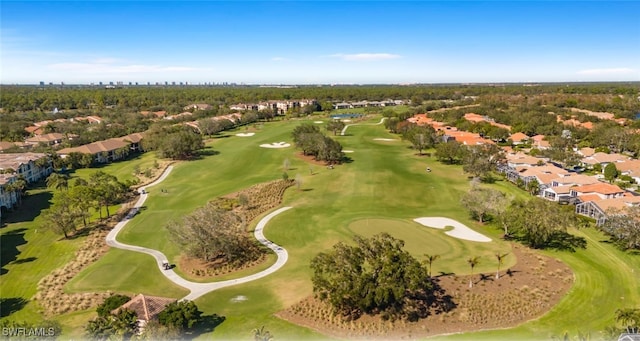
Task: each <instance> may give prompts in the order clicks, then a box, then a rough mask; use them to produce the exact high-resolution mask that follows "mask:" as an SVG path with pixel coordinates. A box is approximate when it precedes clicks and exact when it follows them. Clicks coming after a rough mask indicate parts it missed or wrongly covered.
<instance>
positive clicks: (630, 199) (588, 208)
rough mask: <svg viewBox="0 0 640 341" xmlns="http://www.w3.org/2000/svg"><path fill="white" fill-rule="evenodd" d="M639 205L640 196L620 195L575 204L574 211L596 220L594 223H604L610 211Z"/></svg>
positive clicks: (618, 210)
mask: <svg viewBox="0 0 640 341" xmlns="http://www.w3.org/2000/svg"><path fill="white" fill-rule="evenodd" d="M638 205H640V196H627V195H625V196H622V197H617V198H610V199H599V198H598V199H593V200H588V201H586V200H585V201H583V202H581V203H579V204H577V205H576V213H577V214H581V215H584V216H587V217H591V218H593V219H595V220H596V225H598V226H600V225H602V224H604V223H605V221H606V220H607V216H608V215H609V214H610V213H611V212H612V211H617V212H620V211H623V210H624V209H625V208H628V207H632V206H638Z"/></svg>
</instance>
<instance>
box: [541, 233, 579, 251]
mask: <svg viewBox="0 0 640 341" xmlns="http://www.w3.org/2000/svg"><path fill="white" fill-rule="evenodd" d="M548 247H549V248H551V249H556V250H559V251H570V252H575V251H576V249H586V248H587V240H586V239H584V238H582V237H578V236H574V235H572V234H570V233H567V232H563V231H559V232H556V233H554V234H553V237H552V238H551V241H550V242H549V245H548Z"/></svg>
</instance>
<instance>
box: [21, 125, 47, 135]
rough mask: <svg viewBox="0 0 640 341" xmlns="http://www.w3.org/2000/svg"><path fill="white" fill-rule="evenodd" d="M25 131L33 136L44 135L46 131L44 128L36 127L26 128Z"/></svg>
mask: <svg viewBox="0 0 640 341" xmlns="http://www.w3.org/2000/svg"><path fill="white" fill-rule="evenodd" d="M24 130H25V131H26V132H27V133H29V134H31V135H41V134H43V133H44V129H42V127H39V126H35V125H33V126H28V127H26V128H24Z"/></svg>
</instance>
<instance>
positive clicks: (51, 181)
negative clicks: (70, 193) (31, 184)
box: [47, 173, 69, 190]
mask: <svg viewBox="0 0 640 341" xmlns="http://www.w3.org/2000/svg"><path fill="white" fill-rule="evenodd" d="M47 187H49V188H53V189H56V190H63V189H68V188H69V177H68V176H67V175H65V174H60V173H51V174H50V175H49V176H48V177H47Z"/></svg>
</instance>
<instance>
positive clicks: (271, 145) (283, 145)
mask: <svg viewBox="0 0 640 341" xmlns="http://www.w3.org/2000/svg"><path fill="white" fill-rule="evenodd" d="M260 147H262V148H287V147H291V144H289V143H286V142H274V143H265V144H261V145H260Z"/></svg>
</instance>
